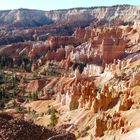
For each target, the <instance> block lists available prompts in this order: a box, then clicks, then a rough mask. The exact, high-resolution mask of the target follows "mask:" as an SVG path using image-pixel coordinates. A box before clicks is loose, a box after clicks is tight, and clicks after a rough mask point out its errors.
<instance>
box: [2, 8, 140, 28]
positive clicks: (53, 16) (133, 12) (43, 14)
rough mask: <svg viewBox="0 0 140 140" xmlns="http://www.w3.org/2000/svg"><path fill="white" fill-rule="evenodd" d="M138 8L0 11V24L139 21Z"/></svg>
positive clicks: (37, 24)
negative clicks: (62, 21)
mask: <svg viewBox="0 0 140 140" xmlns="http://www.w3.org/2000/svg"><path fill="white" fill-rule="evenodd" d="M139 13H140V8H139V7H136V6H130V5H118V6H112V7H91V8H73V9H68V10H54V11H40V10H28V9H17V10H7V11H0V24H1V25H3V24H11V23H12V24H17V23H18V24H17V25H19V26H22V27H25V26H33V27H34V26H41V25H45V24H50V23H54V22H56V21H60V20H67V21H79V20H80V21H90V20H93V19H97V20H103V19H106V20H108V21H111V20H113V19H116V18H117V19H120V20H123V21H134V20H139V19H140V16H139Z"/></svg>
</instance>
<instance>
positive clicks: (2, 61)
mask: <svg viewBox="0 0 140 140" xmlns="http://www.w3.org/2000/svg"><path fill="white" fill-rule="evenodd" d="M12 66H13V59H11V58H10V57H8V56H6V55H1V56H0V68H3V67H12Z"/></svg>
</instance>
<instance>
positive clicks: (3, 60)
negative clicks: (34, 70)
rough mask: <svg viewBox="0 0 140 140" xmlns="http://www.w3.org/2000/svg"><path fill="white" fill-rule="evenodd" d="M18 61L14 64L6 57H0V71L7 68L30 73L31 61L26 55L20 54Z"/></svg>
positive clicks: (11, 59)
mask: <svg viewBox="0 0 140 140" xmlns="http://www.w3.org/2000/svg"><path fill="white" fill-rule="evenodd" d="M18 59H19V60H18V61H17V62H16V64H14V62H13V58H11V57H9V56H7V55H1V56H0V69H2V68H5V67H8V68H12V67H15V68H21V69H24V70H25V71H27V72H30V71H31V66H32V63H33V62H32V61H31V60H30V59H29V57H28V56H27V55H26V54H21V55H20V56H19V58H18Z"/></svg>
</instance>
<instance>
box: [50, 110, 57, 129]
mask: <svg viewBox="0 0 140 140" xmlns="http://www.w3.org/2000/svg"><path fill="white" fill-rule="evenodd" d="M55 113H56V110H55V109H54V108H52V110H51V117H50V121H51V123H50V125H51V126H53V127H54V126H55V125H56V124H57V122H58V120H57V116H56V114H55Z"/></svg>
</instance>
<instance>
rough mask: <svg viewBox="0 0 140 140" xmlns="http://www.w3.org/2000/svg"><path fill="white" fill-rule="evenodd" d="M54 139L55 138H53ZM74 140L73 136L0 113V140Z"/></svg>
mask: <svg viewBox="0 0 140 140" xmlns="http://www.w3.org/2000/svg"><path fill="white" fill-rule="evenodd" d="M54 137H55V138H54ZM65 137H67V139H69V140H76V138H75V136H74V135H73V134H62V133H60V132H54V131H51V130H49V129H47V128H45V127H41V126H37V125H35V124H33V123H30V122H26V121H24V120H21V119H16V118H14V117H12V116H11V115H8V114H4V113H0V139H6V140H15V139H16V140H24V139H27V140H47V139H49V140H54V139H55V140H59V139H60V138H61V140H63V139H65Z"/></svg>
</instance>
